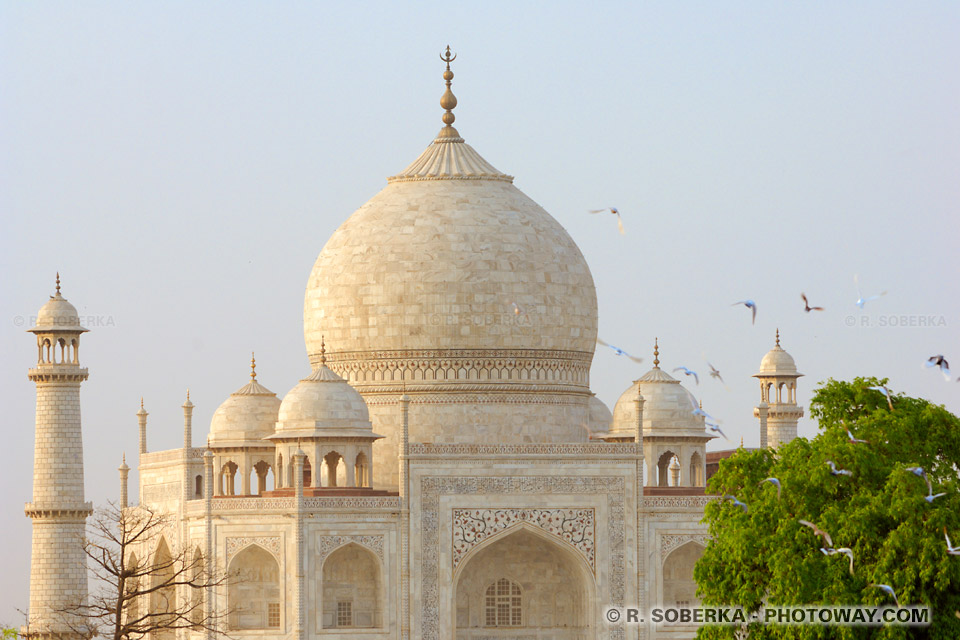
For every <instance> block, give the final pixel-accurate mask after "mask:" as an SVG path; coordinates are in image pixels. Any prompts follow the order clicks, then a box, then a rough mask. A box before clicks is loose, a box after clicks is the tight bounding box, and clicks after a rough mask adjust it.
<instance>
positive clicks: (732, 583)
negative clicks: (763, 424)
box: [694, 378, 960, 640]
mask: <svg viewBox="0 0 960 640" xmlns="http://www.w3.org/2000/svg"><path fill="white" fill-rule="evenodd" d="M885 382H886V381H885V380H876V379H863V378H857V379H855V380H854V381H853V382H838V381H834V380H829V381H828V382H827V383H826V384H824V385H823V386H822V387H821V388H820V389H818V390H817V392H816V394H815V395H814V397H813V400H812V403H811V414H812V417H814V418H816V419H818V420H819V423H820V433H819V435H817V436H816V437H815V438H813V440H807V439H805V438H797V439H795V440H793V441H792V442H790V443H788V444H787V445H784V446H782V447H780V448H778V449H777V450H776V451H771V450H755V451H749V452H748V451H746V450H741V451H738V452H737V453H736V454H734V455H733V456H731V457H730V458H728V459H727V460H725V461H723V463H722V464H721V465H720V469H719V471H718V472H717V474H716V475H714V476H713V477H712V478H711V480H710V484H709V491H710V493H714V494H718V495H723V494H728V495H734V496H736V497H737V498H738V499H740V500H741V501H743V502H745V503H746V504H747V505H748V509H747V512H746V513H744V512H743V510H742V509H740V508H737V507H735V506H734V505H733V504H732V503H731V501H730V500H723V501H719V500H718V501H715V502H713V503H711V504H709V505H708V506H707V508H706V510H705V517H704V520H705V522H707V523H708V524H709V527H710V534H711V536H712V538H713V539H712V541H711V543H710V544H709V545H708V547H707V549H706V551H705V553H704V555H703V558H702V559H701V560H700V561H699V562H698V563H697V565H696V568H695V570H694V576H695V578H696V580H697V583H698V585H699V592H700V594H701V595H702V599H703V602H704V604H715V605H731V606H742V607H743V608H744V609H746V610H750V611H753V610H756V609H758V608H759V607H760V606H761V604H764V603H765V604H769V605H801V604H823V605H838V606H839V605H867V606H892V605H893V601H892V599H891V598H890V597H889V596H888V595H887V594H885V593H884V592H883V591H881V590H880V589H878V588H876V587H871V586H870V585H871V583H877V584H888V585H891V586H892V587H893V589H894V591H895V592H896V594H897V597H898V599H899V601H900V604H901V605H903V606H908V605H926V606H929V607H930V610H931V619H932V624H931V626H929V627H902V626H901V627H894V626H888V627H836V626H835V627H825V626H780V625H768V626H761V625H757V624H754V625H751V627H750V637H751V638H754V639H758V640H759V639H767V638H777V639H783V638H791V639H793V638H798V639H800V638H802V639H808V638H840V639H859V638H871V639H874V638H876V639H884V640H886V639H894V638H898V639H899V638H911V639H912V638H930V639H932V640H957V639H958V638H960V614H958V613H956V612H957V611H958V610H960V556H950V555H948V554H947V545H946V540H945V537H944V530H946V531H947V532H949V533H950V534H951V535H950V538H951V541H952V542H953V543H954V544H955V545H957V544H960V482H958V467H960V419H958V418H957V417H956V416H954V415H953V414H951V413H949V412H948V411H947V410H946V409H945V408H943V407H942V406H936V405H932V404H930V403H929V402H927V401H925V400H922V399H917V398H910V397H906V396H903V395H897V396H894V397H893V407H894V410H893V411H891V410H890V409H889V407H888V404H887V401H886V399H885V398H884V397H883V396H882V395H881V394H880V393H879V392H878V391H873V390H870V389H869V388H868V387H871V386H880V385H883V384H885ZM847 429H849V430H850V432H852V434H853V435H854V437H856V438H858V439H862V440H867V441H868V442H867V443H854V442H851V440H850V439H849V437H848V435H847ZM828 460H831V461H833V462H834V463H835V464H836V465H837V467H838V468H840V469H847V470H850V471H851V472H852V473H853V475H852V476H845V475H833V474H832V473H831V470H830V467H829V466H828V463H827V461H828ZM917 466H919V467H922V468H923V469H924V470H925V471H926V473H927V477H928V478H929V480H930V483H931V484H932V487H933V492H934V493H940V492H945V493H946V495H945V496H944V497H941V498H937V499H935V500H933V501H932V502H928V501H927V500H925V497H926V496H927V495H928V487H927V483H926V482H925V480H924V478H922V477H920V476H918V475H915V474H914V473H911V472H910V471H908V470H907V468H908V467H917ZM771 476H772V477H775V478H778V479H779V480H780V482H781V485H782V490H783V491H782V497H781V499H780V500H778V499H777V490H776V487H775V486H773V485H772V484H771V483H763V484H759V483H761V482H762V481H763V480H764V479H765V478H768V477H771ZM800 519H803V520H808V521H810V522H812V523H815V524H816V525H818V526H819V527H820V528H821V529H823V530H824V531H826V532H828V533H829V534H830V535H831V536H832V539H833V546H834V547H837V548H839V547H848V548H850V549H852V551H853V554H854V572H853V574H852V575H851V573H850V571H849V561H848V558H847V557H845V556H843V555H840V554H837V555H832V556H827V555H825V554H824V553H822V552H821V551H820V548H821V547H822V546H826V545H825V544H824V543H823V541H822V540H821V539H820V538H818V537H817V536H816V535H815V534H814V532H813V531H812V530H811V529H810V528H808V527H805V526H803V525H801V524H800V523H799V522H798V520H800ZM734 632H735V629H734V628H733V627H717V626H712V627H703V628H701V629H700V631H699V633H698V636H697V637H698V638H700V639H702V640H708V639H710V640H712V639H714V638H732V637H734Z"/></svg>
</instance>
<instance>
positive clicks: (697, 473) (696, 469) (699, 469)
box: [690, 451, 704, 487]
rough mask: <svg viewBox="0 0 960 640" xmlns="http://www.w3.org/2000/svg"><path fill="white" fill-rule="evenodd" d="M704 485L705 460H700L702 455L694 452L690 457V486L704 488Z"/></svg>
mask: <svg viewBox="0 0 960 640" xmlns="http://www.w3.org/2000/svg"><path fill="white" fill-rule="evenodd" d="M703 484H704V483H703V460H702V459H701V458H700V453H699V452H697V451H694V452H693V455H692V456H690V486H691V487H702V486H703Z"/></svg>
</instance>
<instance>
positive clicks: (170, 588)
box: [150, 536, 177, 639]
mask: <svg viewBox="0 0 960 640" xmlns="http://www.w3.org/2000/svg"><path fill="white" fill-rule="evenodd" d="M175 576H176V567H175V566H174V559H173V555H172V554H171V553H170V546H169V545H168V544H167V540H166V538H165V537H163V536H161V537H160V541H159V542H158V543H157V549H156V551H154V553H153V566H152V569H151V571H150V587H151V589H152V591H151V593H150V613H151V614H154V615H158V614H159V616H160V617H159V618H157V620H158V621H159V623H160V626H161V627H162V626H164V625H165V624H167V623H169V622H172V621H173V617H174V612H175V611H176V610H177V588H176V586H174V585H173V582H174V579H175ZM173 635H174V634H173V631H172V630H163V631H159V632H157V633H156V637H157V638H161V639H167V638H173Z"/></svg>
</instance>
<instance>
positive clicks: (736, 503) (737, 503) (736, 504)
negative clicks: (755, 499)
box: [720, 495, 747, 513]
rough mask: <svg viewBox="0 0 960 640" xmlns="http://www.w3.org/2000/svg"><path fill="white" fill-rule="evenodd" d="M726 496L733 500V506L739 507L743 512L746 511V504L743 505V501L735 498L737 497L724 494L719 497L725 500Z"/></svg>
mask: <svg viewBox="0 0 960 640" xmlns="http://www.w3.org/2000/svg"><path fill="white" fill-rule="evenodd" d="M727 498H729V499H730V500H733V506H735V507H740V508H741V509H743V512H744V513H746V512H747V505H745V504H744V503H742V502H740V501H739V500H737V498H736V497H735V496H729V495H724V496H723V497H721V498H720V499H721V500H726V499H727Z"/></svg>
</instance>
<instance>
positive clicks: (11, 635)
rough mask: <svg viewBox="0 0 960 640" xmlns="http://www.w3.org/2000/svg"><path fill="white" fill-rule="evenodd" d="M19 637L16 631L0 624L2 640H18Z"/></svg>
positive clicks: (0, 639) (0, 638)
mask: <svg viewBox="0 0 960 640" xmlns="http://www.w3.org/2000/svg"><path fill="white" fill-rule="evenodd" d="M17 637H18V636H17V630H16V629H14V628H13V627H8V626H7V625H5V624H0V640H17Z"/></svg>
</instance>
